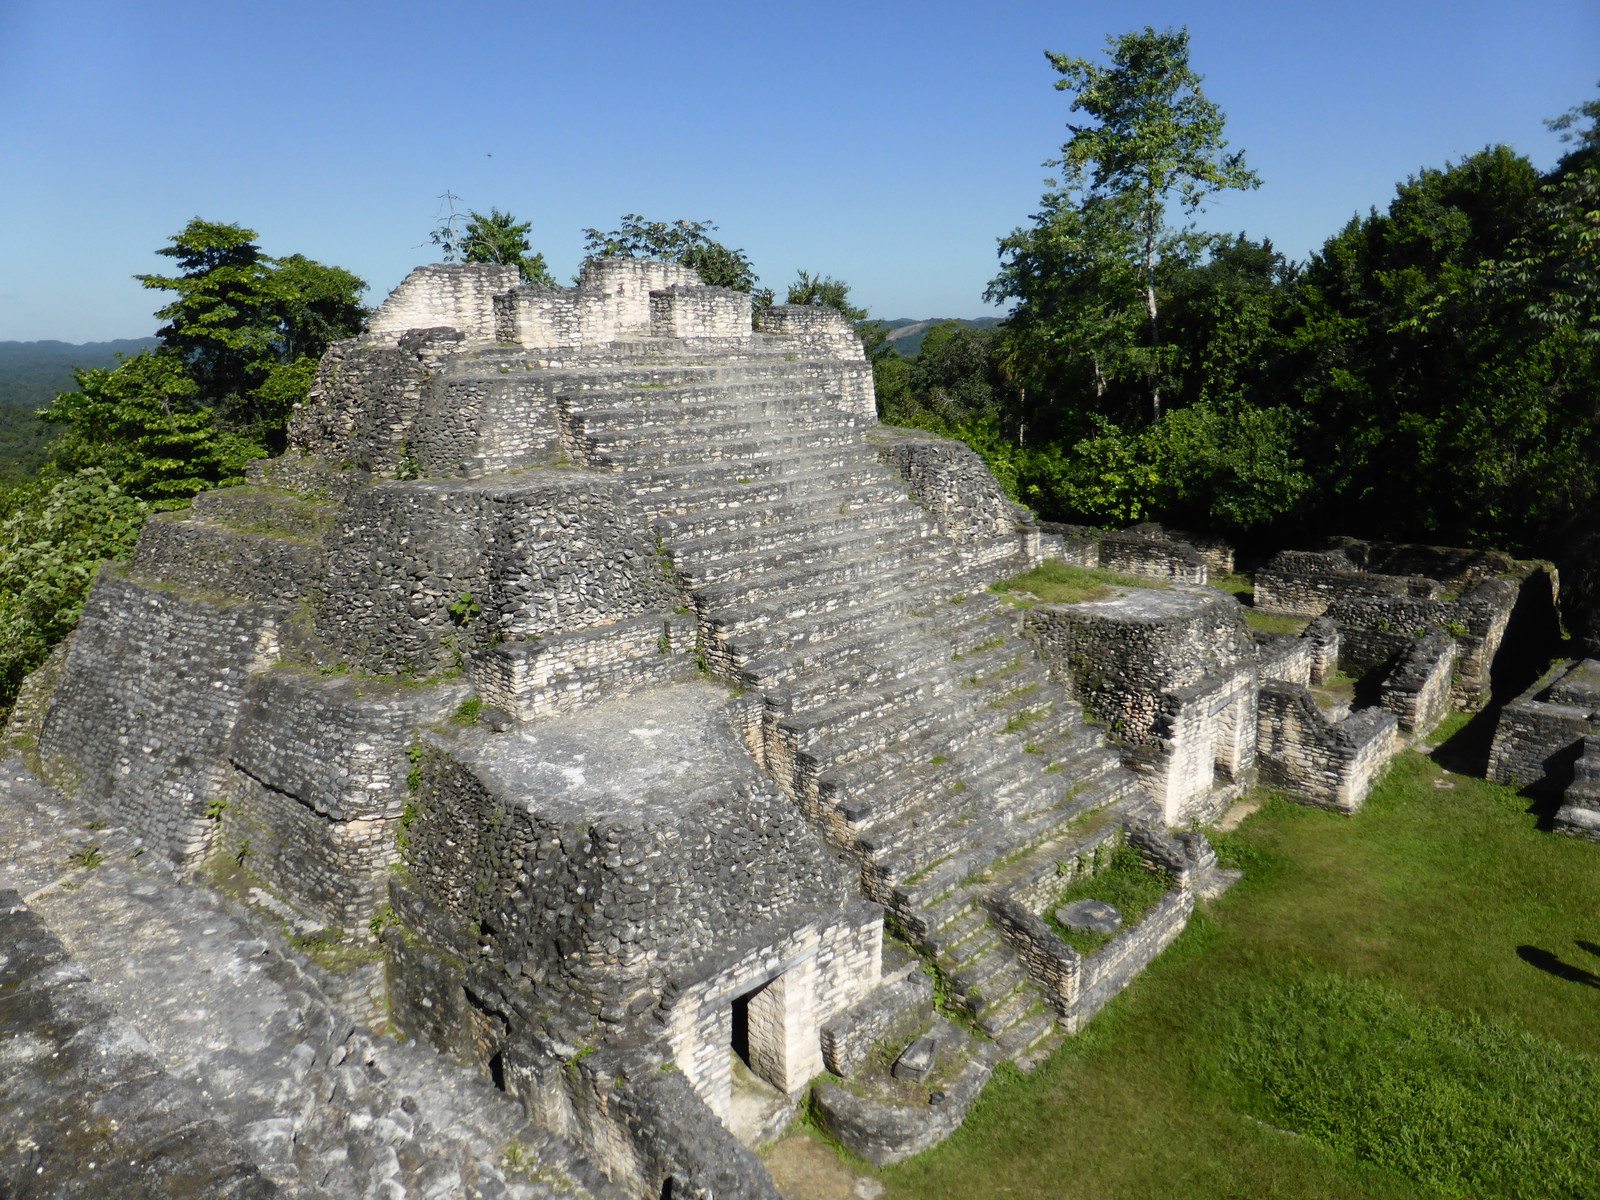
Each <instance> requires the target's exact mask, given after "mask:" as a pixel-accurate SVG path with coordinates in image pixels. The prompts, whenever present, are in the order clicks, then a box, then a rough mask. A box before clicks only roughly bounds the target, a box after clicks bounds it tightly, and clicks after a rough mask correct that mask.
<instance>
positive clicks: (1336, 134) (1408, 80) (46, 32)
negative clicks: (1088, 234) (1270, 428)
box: [0, 0, 1600, 341]
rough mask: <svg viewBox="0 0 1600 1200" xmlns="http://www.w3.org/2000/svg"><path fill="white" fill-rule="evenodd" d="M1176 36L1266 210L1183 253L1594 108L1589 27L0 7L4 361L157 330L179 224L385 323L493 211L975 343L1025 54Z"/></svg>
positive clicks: (1053, 14)
mask: <svg viewBox="0 0 1600 1200" xmlns="http://www.w3.org/2000/svg"><path fill="white" fill-rule="evenodd" d="M1146 24H1150V25H1154V26H1156V27H1157V28H1163V27H1167V26H1176V25H1187V26H1188V28H1189V30H1190V33H1191V35H1192V62H1193V65H1194V66H1195V68H1196V69H1197V70H1198V71H1200V72H1201V74H1203V75H1204V76H1205V90H1206V92H1207V94H1208V95H1209V96H1210V97H1211V98H1212V99H1213V100H1214V101H1216V102H1217V103H1218V104H1220V105H1221V106H1222V108H1223V109H1224V110H1225V112H1226V113H1227V115H1228V131H1229V137H1230V140H1231V142H1232V144H1233V147H1234V148H1235V149H1243V150H1244V151H1245V153H1246V156H1247V160H1248V162H1249V163H1250V165H1251V166H1253V167H1254V168H1255V169H1256V170H1257V171H1258V172H1259V173H1260V175H1261V176H1262V178H1263V179H1264V181H1265V183H1264V185H1263V186H1262V188H1261V189H1260V190H1259V191H1257V192H1253V193H1249V194H1240V193H1229V194H1227V195H1226V196H1225V197H1223V198H1221V199H1219V200H1218V202H1217V203H1215V204H1214V205H1213V206H1212V207H1211V209H1210V210H1209V211H1208V212H1207V213H1205V214H1203V216H1202V218H1201V223H1202V225H1203V226H1205V227H1208V228H1213V229H1220V230H1235V231H1237V230H1241V229H1242V230H1245V231H1247V232H1249V233H1250V234H1251V235H1252V236H1255V237H1262V236H1267V237H1271V238H1272V240H1273V241H1274V242H1275V243H1276V244H1277V245H1278V246H1279V247H1280V248H1281V249H1283V250H1285V251H1286V252H1287V253H1289V254H1290V255H1291V256H1292V257H1296V258H1300V257H1304V256H1305V255H1307V254H1309V253H1310V252H1311V251H1312V250H1314V249H1316V248H1317V247H1318V246H1319V245H1320V244H1321V243H1322V241H1323V240H1324V239H1325V238H1326V237H1328V236H1329V235H1330V234H1332V233H1333V232H1335V231H1337V229H1338V228H1339V227H1340V226H1342V225H1343V224H1344V223H1345V222H1346V221H1347V220H1348V219H1349V218H1350V217H1351V216H1352V215H1353V214H1355V213H1357V212H1365V211H1366V209H1367V208H1368V207H1370V206H1372V205H1379V206H1382V205H1384V204H1385V203H1386V202H1387V200H1388V198H1389V197H1390V196H1391V195H1392V193H1393V190H1394V185H1395V184H1396V182H1398V181H1399V180H1400V179H1402V178H1404V177H1405V176H1407V175H1409V174H1411V173H1413V172H1415V171H1417V170H1418V169H1420V168H1422V167H1427V166H1439V165H1442V164H1443V163H1444V162H1445V161H1447V160H1450V159H1459V158H1460V157H1462V156H1464V155H1466V154H1470V153H1471V152H1473V151H1474V150H1476V149H1479V148H1481V147H1482V146H1484V145H1486V144H1489V143H1492V142H1506V143H1509V144H1510V145H1512V146H1514V147H1516V148H1517V149H1518V150H1520V151H1522V152H1523V153H1526V154H1528V155H1529V156H1530V157H1531V158H1532V159H1533V160H1534V162H1535V163H1536V164H1538V165H1539V166H1541V167H1546V166H1548V165H1550V164H1551V163H1553V162H1554V161H1555V159H1556V158H1557V157H1558V156H1559V154H1560V152H1561V146H1560V143H1559V142H1558V141H1557V140H1556V138H1555V136H1554V135H1552V134H1550V133H1549V132H1547V131H1546V130H1545V129H1544V128H1543V126H1542V124H1541V122H1542V121H1543V120H1544V119H1545V118H1549V117H1553V116H1556V115H1558V114H1559V113H1561V112H1563V111H1565V110H1566V109H1568V108H1570V107H1572V106H1573V105H1575V104H1577V103H1579V102H1581V101H1584V100H1587V99H1589V98H1590V97H1591V96H1593V95H1594V89H1595V86H1596V82H1597V80H1600V3H1597V2H1596V0H1521V2H1517V0H1505V2H1503V3H1474V2H1472V0H1455V2H1453V3H1423V2H1411V0H1391V2H1390V3H1376V2H1372V0H1354V2H1346V3H1340V4H1337V5H1335V4H1296V3H1284V2H1283V0H1275V2H1273V3H1249V2H1244V0H1238V2H1233V3H1212V4H1194V3H1190V4H1176V3H1099V4H1085V3H1074V2H1068V0H1057V2H1056V3H1049V4H1046V3H1031V2H1018V3H1007V2H1005V0H991V2H990V3H988V4H983V5H979V4H955V3H942V2H934V3H923V4H897V5H878V4H871V3H854V4H845V3H837V2H835V0H810V2H808V3H804V4H792V3H787V2H785V0H766V2H764V3H751V2H748V0H746V2H744V3H738V4H723V3H707V4H680V5H671V4H660V3H654V4H643V3H622V2H610V0H592V2H590V3H587V4H582V5H580V4H574V3H571V2H570V0H568V2H564V3H526V2H519V0H498V2H497V3H478V2H476V0H463V2H457V3H428V4H423V3H413V2H411V0H389V2H387V3H341V2H339V0H321V2H317V3H302V2H301V0H276V2H275V3H272V4H261V3H254V4H242V3H228V2H226V0H210V2H206V3H199V2H191V0H115V2H104V0H49V2H41V0H0V113H3V114H4V117H3V119H0V178H3V183H4V186H3V187H0V340H9V339H22V340H29V339H37V338H59V339H62V340H64V341H87V340H99V339H106V338H113V337H137V336H143V335H146V334H149V333H152V332H154V328H155V325H156V322H155V321H154V319H153V318H152V317H151V315H150V314H151V312H152V311H153V310H154V308H155V307H156V306H157V305H158V304H159V303H161V302H162V297H161V296H160V295H158V294H157V293H153V292H148V291H145V290H143V289H141V288H140V287H139V286H138V285H137V284H136V283H134V282H133V281H132V280H131V279H130V276H131V275H133V274H134V273H136V272H150V271H158V270H160V269H162V267H163V266H164V264H165V260H163V259H159V258H157V257H155V255H154V253H153V251H154V250H155V249H156V248H157V247H158V246H161V245H163V244H165V241H166V239H167V238H168V237H170V236H171V235H172V234H173V233H176V232H177V231H178V230H179V229H181V228H182V227H183V225H184V223H185V222H186V221H187V220H188V219H189V218H190V217H192V216H196V215H199V216H203V217H205V218H207V219H209V220H221V221H234V222H238V223H240V224H242V225H245V226H247V227H249V228H252V229H254V230H256V231H257V232H258V233H259V235H260V241H261V244H262V246H263V247H264V248H265V249H266V250H267V251H268V252H269V253H275V254H289V253H295V252H299V253H303V254H307V255H310V256H311V257H313V258H317V259H320V260H322V261H324V262H329V263H334V264H337V265H339V266H343V267H347V268H349V269H350V270H353V271H355V272H356V273H357V274H359V275H361V276H362V277H363V278H365V279H367V280H368V282H369V283H370V284H371V285H372V296H371V298H373V299H381V298H382V296H383V295H384V294H385V293H386V292H387V291H388V290H389V289H390V288H392V287H393V286H394V285H395V284H396V283H397V282H399V280H400V279H401V278H402V277H403V276H404V274H405V272H406V271H407V270H408V269H409V268H410V267H411V266H413V265H415V264H416V263H419V262H426V261H431V260H433V259H434V258H435V257H436V254H435V252H434V250H433V248H432V247H431V246H429V245H426V241H427V233H428V230H429V229H430V228H431V227H432V225H433V224H434V216H435V213H436V211H437V210H438V207H439V200H438V197H439V195H440V194H441V193H443V192H445V191H446V190H447V189H448V190H449V191H451V192H454V193H455V194H456V195H458V196H460V197H462V200H463V203H464V204H465V205H468V206H471V207H475V208H479V209H483V210H487V209H488V208H489V206H490V205H498V206H500V207H501V208H509V209H510V210H512V211H513V212H515V213H516V214H517V215H518V216H519V217H520V218H521V219H523V220H531V221H532V222H533V224H534V242H535V246H536V247H537V248H539V249H542V250H543V251H544V253H545V255H546V257H547V258H548V259H549V261H550V264H551V266H552V268H553V269H554V270H555V271H556V273H557V274H558V275H559V276H561V277H562V278H566V277H568V276H570V274H571V273H572V271H573V270H574V268H575V267H576V265H577V261H578V258H579V256H580V249H581V245H582V236H581V230H582V229H583V228H584V227H586V226H599V227H601V228H612V227H614V226H615V225H616V223H617V221H618V218H619V217H620V216H621V215H622V214H623V213H627V212H638V213H642V214H644V215H645V216H647V217H650V218H653V219H660V220H670V219H674V218H678V217H686V218H692V219H710V220H714V221H716V222H717V223H718V224H719V225H720V226H721V234H720V236H721V237H722V239H723V240H724V241H726V242H727V243H728V244H730V245H733V246H739V247H742V248H744V249H745V250H746V251H747V252H748V253H749V254H750V256H751V258H752V259H753V260H754V262H755V265H756V269H757V271H758V272H759V273H760V274H761V276H762V278H763V281H764V282H765V283H767V284H768V285H770V286H774V287H776V288H778V289H779V290H780V292H781V290H782V288H783V287H784V286H785V285H786V284H787V283H788V282H789V281H790V280H791V279H793V277H794V274H795V271H796V270H797V269H798V268H801V267H804V268H807V269H809V270H812V271H822V272H827V273H829V274H832V275H834V276H836V277H839V278H843V279H846V280H848V281H849V282H850V283H851V284H852V285H853V287H854V293H853V294H854V297H855V298H856V299H857V300H858V301H859V302H862V303H865V304H867V305H868V306H869V307H870V308H871V310H872V312H873V313H874V315H878V316H883V317H897V316H919V317H920V316H973V315H978V314H980V313H983V312H985V311H988V310H987V309H986V308H985V306H984V304H983V301H982V291H983V287H984V284H985V283H986V282H987V281H988V280H989V279H990V278H991V277H992V276H993V274H994V271H995V265H996V259H995V240H996V239H997V238H998V237H1000V236H1001V235H1002V234H1004V233H1006V232H1007V231H1009V230H1010V229H1012V228H1013V227H1015V226H1016V225H1018V224H1022V223H1025V222H1026V221H1027V218H1028V215H1029V214H1030V213H1032V212H1033V211H1035V204H1036V202H1037V200H1038V197H1039V194H1040V192H1041V190H1042V181H1043V179H1044V176H1045V175H1046V174H1047V173H1048V172H1047V171H1046V170H1045V169H1044V168H1043V167H1042V165H1041V164H1042V163H1043V161H1044V160H1045V159H1047V158H1050V157H1052V156H1053V155H1054V154H1055V152H1056V151H1057V149H1058V148H1059V146H1060V144H1061V142H1062V140H1063V139H1064V137H1065V128H1064V127H1065V122H1066V120H1067V119H1068V116H1069V112H1068V106H1069V103H1070V100H1069V97H1068V96H1066V95H1065V94H1063V93H1059V92H1056V91H1055V90H1054V89H1053V88H1052V86H1051V85H1052V83H1053V81H1054V80H1055V78H1056V76H1055V74H1054V72H1052V71H1051V70H1050V68H1049V66H1048V64H1047V63H1046V61H1045V58H1044V54H1043V51H1044V50H1045V49H1050V50H1054V51H1058V52H1062V53H1068V54H1074V55H1079V56H1096V55H1099V54H1100V53H1101V51H1102V50H1103V47H1104V43H1105V38H1106V36H1107V35H1108V34H1112V33H1120V32H1123V31H1126V30H1129V29H1133V28H1137V27H1139V26H1142V25H1146Z"/></svg>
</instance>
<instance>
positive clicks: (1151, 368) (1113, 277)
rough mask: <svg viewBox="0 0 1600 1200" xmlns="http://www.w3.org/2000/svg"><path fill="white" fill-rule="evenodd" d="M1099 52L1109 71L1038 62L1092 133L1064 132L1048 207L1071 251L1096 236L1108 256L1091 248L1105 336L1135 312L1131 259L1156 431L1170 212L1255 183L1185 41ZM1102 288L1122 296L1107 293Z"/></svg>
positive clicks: (1136, 38)
mask: <svg viewBox="0 0 1600 1200" xmlns="http://www.w3.org/2000/svg"><path fill="white" fill-rule="evenodd" d="M1106 48H1107V51H1108V53H1109V55H1110V59H1111V61H1110V64H1109V65H1107V66H1100V65H1097V64H1095V63H1092V62H1089V61H1088V60H1087V59H1082V58H1069V57H1067V56H1066V55H1063V54H1054V53H1051V52H1049V51H1046V54H1045V57H1046V58H1048V59H1049V60H1050V65H1051V66H1052V67H1053V68H1055V70H1056V71H1057V72H1059V73H1060V74H1061V76H1062V78H1061V79H1059V80H1057V81H1056V88H1057V90H1059V91H1065V92H1070V93H1072V96H1073V100H1072V110H1073V111H1074V112H1083V113H1086V114H1087V115H1088V116H1089V117H1091V118H1093V119H1094V120H1095V121H1096V122H1097V124H1093V125H1071V124H1069V125H1068V126H1067V129H1068V130H1069V131H1070V133H1071V134H1072V136H1071V137H1070V138H1068V140H1067V142H1066V144H1065V145H1063V146H1062V147H1061V158H1060V160H1059V162H1058V163H1057V164H1056V165H1059V166H1060V167H1061V168H1062V171H1063V174H1064V176H1065V179H1066V188H1065V189H1064V193H1063V194H1062V195H1059V196H1058V197H1056V198H1055V200H1056V203H1055V209H1056V211H1058V212H1059V213H1061V214H1062V215H1063V218H1065V217H1066V216H1067V215H1069V210H1070V215H1071V216H1073V217H1075V218H1076V224H1075V225H1073V223H1072V222H1070V221H1069V222H1068V225H1069V227H1071V228H1075V229H1077V230H1078V231H1079V233H1080V237H1079V242H1080V244H1081V243H1082V241H1083V238H1082V236H1081V235H1082V234H1083V233H1088V232H1093V233H1094V234H1095V235H1097V236H1096V238H1095V241H1103V242H1104V244H1105V246H1107V247H1109V248H1110V253H1109V254H1108V253H1107V252H1106V250H1105V249H1102V248H1098V247H1091V248H1089V250H1088V261H1087V265H1088V268H1089V270H1090V274H1091V276H1092V277H1093V278H1092V279H1091V282H1093V283H1097V284H1100V285H1101V286H1100V288H1099V289H1098V294H1099V295H1100V296H1101V298H1102V299H1103V301H1104V302H1105V303H1106V306H1107V310H1106V312H1105V313H1103V314H1102V323H1103V325H1104V326H1105V328H1106V330H1107V331H1117V330H1120V331H1121V332H1123V333H1125V332H1126V330H1127V327H1128V325H1129V317H1128V306H1129V303H1130V302H1133V303H1137V300H1136V299H1135V297H1132V296H1129V295H1128V294H1127V289H1126V282H1127V279H1128V278H1129V277H1130V272H1129V271H1128V265H1129V260H1130V258H1133V257H1134V255H1135V254H1136V256H1137V258H1136V260H1135V261H1136V267H1135V269H1136V271H1137V275H1138V278H1139V279H1140V280H1141V282H1142V285H1143V291H1144V295H1143V297H1142V298H1141V299H1142V302H1143V305H1144V308H1145V329H1146V343H1145V344H1146V349H1147V351H1149V352H1150V353H1147V354H1146V355H1144V356H1142V357H1143V362H1142V363H1140V364H1139V365H1140V366H1141V367H1142V370H1143V373H1144V374H1145V376H1146V377H1147V380H1148V385H1149V390H1150V394H1151V417H1152V419H1157V420H1158V419H1160V416H1161V386H1162V385H1161V373H1162V372H1161V368H1162V365H1163V364H1162V362H1161V358H1160V356H1159V355H1158V354H1156V353H1154V352H1155V351H1156V349H1157V348H1158V347H1159V345H1160V321H1159V302H1158V299H1157V295H1156V272H1157V263H1158V260H1159V259H1160V258H1161V257H1162V256H1163V254H1164V253H1171V252H1172V251H1173V250H1175V249H1179V248H1181V247H1182V246H1183V245H1184V239H1183V238H1182V237H1181V236H1174V235H1173V234H1172V233H1171V232H1170V231H1169V230H1168V229H1167V227H1166V209H1167V204H1168V202H1169V201H1172V200H1175V201H1177V202H1178V204H1179V205H1180V206H1181V207H1182V209H1183V211H1184V212H1185V213H1186V214H1187V213H1193V212H1195V211H1196V210H1197V209H1198V208H1200V207H1201V205H1202V204H1203V203H1204V201H1205V198H1206V197H1207V196H1208V195H1210V194H1211V193H1213V192H1217V191H1221V190H1224V189H1229V188H1253V187H1258V186H1260V183H1261V180H1260V178H1259V177H1258V176H1257V175H1256V174H1255V172H1254V171H1251V170H1250V169H1249V168H1248V167H1246V166H1245V165H1244V156H1243V154H1242V153H1239V152H1235V153H1233V154H1227V153H1224V151H1225V150H1226V149H1227V145H1228V143H1227V141H1226V139H1224V138H1223V136H1222V130H1223V123H1224V122H1223V115H1222V110H1221V109H1219V108H1218V107H1217V106H1216V105H1215V104H1213V103H1212V102H1211V101H1209V100H1208V99H1206V97H1205V95H1204V94H1203V93H1202V92H1201V90H1200V76H1198V75H1197V74H1195V73H1194V71H1193V70H1192V69H1190V66H1189V32H1188V30H1186V29H1180V30H1177V31H1174V30H1170V29H1168V30H1165V31H1163V32H1160V33H1158V32H1156V30H1155V29H1153V28H1151V27H1150V26H1146V27H1145V28H1144V29H1142V30H1138V31H1135V32H1132V33H1125V34H1122V35H1121V36H1120V37H1111V38H1107V39H1106ZM1049 207H1050V204H1049V198H1047V208H1049ZM1107 235H1110V236H1107ZM1130 251H1132V252H1133V253H1131V254H1130ZM1102 276H1104V278H1101V277H1102ZM1107 282H1110V283H1112V284H1114V285H1120V286H1114V287H1111V288H1107V287H1105V286H1104V285H1105V284H1106V283H1107ZM1119 291H1120V292H1121V294H1122V297H1123V299H1122V302H1121V303H1120V304H1119V303H1118V302H1117V299H1118V292H1119ZM1102 336H1104V335H1102ZM1122 349H1123V350H1124V352H1125V351H1126V347H1125V346H1124V347H1122Z"/></svg>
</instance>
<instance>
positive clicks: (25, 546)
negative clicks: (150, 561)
mask: <svg viewBox="0 0 1600 1200" xmlns="http://www.w3.org/2000/svg"><path fill="white" fill-rule="evenodd" d="M149 511H150V510H149V507H148V506H147V505H146V504H145V503H144V502H142V501H140V500H138V499H136V498H134V497H132V496H130V495H128V494H127V493H126V492H124V491H123V490H122V489H121V488H119V487H117V486H116V484H114V483H113V482H112V481H111V479H110V477H109V476H108V475H107V474H106V473H105V472H104V471H97V470H86V471H81V472H78V473H76V474H73V475H71V476H68V477H67V478H65V479H61V480H59V481H57V482H55V483H54V484H52V485H51V486H50V487H49V489H48V490H42V489H35V490H32V491H30V492H27V493H24V498H23V499H22V501H21V502H20V503H19V504H18V505H17V506H16V507H15V508H14V509H13V511H11V513H10V514H9V515H7V516H6V517H5V518H4V520H3V521H0V710H6V709H9V708H10V706H11V703H12V701H13V700H15V698H16V693H17V688H19V687H20V686H21V684H22V680H23V678H24V677H25V676H26V675H27V674H28V672H29V671H31V670H33V668H34V667H36V666H38V665H39V664H40V663H41V662H43V661H44V658H45V656H46V655H47V654H48V653H49V652H50V648H51V647H52V646H54V645H55V644H56V643H57V642H58V641H60V640H61V639H62V638H63V637H65V636H66V635H67V634H68V633H69V632H70V631H71V630H72V627H73V626H74V625H76V624H77V621H78V614H79V613H80V612H81V611H82V609H83V601H84V597H85V596H86V595H87V594H88V590H89V583H90V581H91V580H92V579H93V577H94V571H95V568H96V567H97V566H99V564H100V563H102V562H105V561H106V560H108V559H118V558H124V557H126V556H127V555H128V554H129V553H130V552H131V551H132V549H133V543H134V539H135V538H136V537H137V536H138V533H139V527H140V526H141V525H142V524H143V523H144V519H145V517H146V516H147V515H148V513H149Z"/></svg>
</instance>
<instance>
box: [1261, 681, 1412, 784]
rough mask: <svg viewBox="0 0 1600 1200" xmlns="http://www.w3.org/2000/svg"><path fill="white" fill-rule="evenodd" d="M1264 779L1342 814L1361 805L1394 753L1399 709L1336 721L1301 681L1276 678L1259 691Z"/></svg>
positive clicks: (1372, 711) (1365, 712) (1363, 712)
mask: <svg viewBox="0 0 1600 1200" xmlns="http://www.w3.org/2000/svg"><path fill="white" fill-rule="evenodd" d="M1259 703H1260V710H1259V712H1260V715H1259V726H1258V728H1259V741H1258V743H1257V760H1256V761H1257V763H1258V765H1259V767H1260V771H1261V782H1262V783H1264V784H1266V785H1267V786H1268V787H1275V788H1282V789H1283V790H1284V791H1286V792H1288V793H1289V794H1290V795H1291V796H1292V798H1294V799H1297V800H1304V801H1308V802H1310V803H1312V804H1318V805H1322V806H1324V807H1327V808H1336V809H1338V810H1339V811H1340V812H1354V811H1355V810H1356V809H1358V808H1360V807H1361V804H1362V802H1363V801H1364V800H1366V798H1367V793H1368V792H1369V791H1371V790H1372V785H1373V784H1374V783H1375V782H1376V781H1377V777H1378V775H1379V774H1380V773H1381V772H1382V770H1383V768H1384V767H1386V766H1387V765H1388V763H1389V759H1390V758H1391V757H1392V756H1393V754H1394V740H1395V731H1396V730H1397V728H1398V726H1399V722H1398V721H1397V719H1396V718H1395V716H1394V714H1393V713H1389V712H1383V711H1381V710H1378V709H1362V710H1361V711H1359V712H1355V713H1351V714H1350V715H1349V716H1347V717H1345V718H1344V720H1342V721H1339V722H1337V723H1330V722H1329V720H1328V719H1327V717H1326V716H1324V715H1323V713H1322V710H1321V709H1319V708H1318V707H1317V702H1316V700H1314V699H1313V698H1312V696H1311V693H1310V692H1308V691H1307V690H1306V689H1305V688H1303V687H1300V686H1299V685H1297V684H1292V683H1282V682H1278V681H1270V682H1268V683H1265V684H1263V685H1262V687H1261V691H1260V693H1259Z"/></svg>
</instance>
